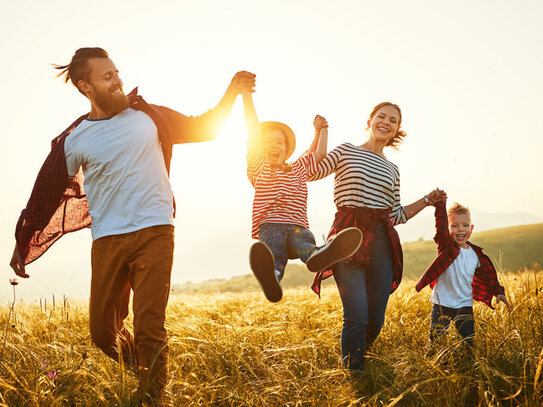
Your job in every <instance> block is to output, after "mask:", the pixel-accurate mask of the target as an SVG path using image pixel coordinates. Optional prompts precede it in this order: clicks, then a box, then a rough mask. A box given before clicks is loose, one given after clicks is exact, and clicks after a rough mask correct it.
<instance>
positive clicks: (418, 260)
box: [172, 223, 543, 294]
mask: <svg viewBox="0 0 543 407" xmlns="http://www.w3.org/2000/svg"><path fill="white" fill-rule="evenodd" d="M470 241H471V242H473V243H474V244H477V245H479V246H482V247H483V248H484V249H485V253H486V254H488V255H489V256H490V258H491V259H492V261H493V263H494V265H495V266H496V268H497V269H498V270H501V271H516V270H520V269H523V268H531V269H539V267H540V265H543V223H537V224H533V225H522V226H513V227H507V228H501V229H494V230H487V231H484V232H479V233H474V234H473V235H472V238H471V239H470ZM403 250H404V276H405V277H407V278H413V279H416V278H418V277H419V276H420V275H421V274H422V272H423V271H424V270H425V269H426V267H428V266H429V265H430V263H431V262H432V261H433V259H434V257H435V255H436V245H435V243H434V242H433V241H429V240H419V241H416V242H408V243H404V244H403ZM313 276H314V275H313V274H312V273H309V272H308V271H307V269H306V268H305V265H302V264H296V263H293V264H289V265H288V266H287V271H286V273H285V278H284V279H283V281H282V285H283V287H285V288H288V287H299V286H307V287H309V286H310V285H311V282H312V280H313ZM324 283H325V285H329V284H333V279H328V280H326V281H325V282H324ZM252 289H258V283H257V281H256V280H255V279H254V277H253V276H252V275H251V274H246V275H242V276H236V277H232V278H230V279H228V280H226V279H215V280H208V281H204V282H202V283H191V282H188V283H185V284H182V285H174V286H172V294H178V293H183V292H217V291H218V292H239V291H244V290H252Z"/></svg>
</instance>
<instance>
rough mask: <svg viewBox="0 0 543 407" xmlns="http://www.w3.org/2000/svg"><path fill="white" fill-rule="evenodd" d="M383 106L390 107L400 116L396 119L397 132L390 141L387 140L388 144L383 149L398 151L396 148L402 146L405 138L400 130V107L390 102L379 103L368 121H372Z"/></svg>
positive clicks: (404, 134)
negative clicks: (388, 148) (389, 148)
mask: <svg viewBox="0 0 543 407" xmlns="http://www.w3.org/2000/svg"><path fill="white" fill-rule="evenodd" d="M385 106H392V107H393V108H394V109H396V110H397V111H398V114H399V115H400V117H399V118H398V130H397V131H396V134H395V135H394V137H392V138H391V139H390V140H388V143H387V144H386V146H385V147H392V148H393V149H395V150H398V146H399V145H400V144H402V142H403V139H404V137H405V136H407V134H406V133H405V131H403V130H400V128H401V125H402V111H401V109H400V107H399V106H398V105H396V104H394V103H392V102H382V103H379V104H378V105H377V106H375V107H374V108H373V110H372V111H371V113H370V120H371V119H373V117H374V116H375V115H376V114H377V111H378V110H379V109H381V108H382V107H385Z"/></svg>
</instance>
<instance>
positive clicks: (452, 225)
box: [449, 213, 473, 247]
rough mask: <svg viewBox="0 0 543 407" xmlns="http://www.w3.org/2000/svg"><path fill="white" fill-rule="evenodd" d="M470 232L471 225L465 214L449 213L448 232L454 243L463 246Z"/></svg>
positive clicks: (471, 229) (471, 230)
mask: <svg viewBox="0 0 543 407" xmlns="http://www.w3.org/2000/svg"><path fill="white" fill-rule="evenodd" d="M471 232H473V225H472V224H471V221H470V219H469V216H468V215H467V214H465V213H451V214H450V215H449V233H450V234H451V237H452V239H453V240H454V241H455V242H456V243H458V244H459V245H460V246H462V247H465V246H466V244H467V243H466V242H467V241H468V240H469V238H470V236H471Z"/></svg>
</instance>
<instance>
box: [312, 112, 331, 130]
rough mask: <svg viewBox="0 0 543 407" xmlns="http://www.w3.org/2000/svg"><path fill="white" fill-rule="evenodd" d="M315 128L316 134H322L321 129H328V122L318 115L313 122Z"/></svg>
mask: <svg viewBox="0 0 543 407" xmlns="http://www.w3.org/2000/svg"><path fill="white" fill-rule="evenodd" d="M313 127H315V131H316V132H320V130H321V129H324V128H328V122H327V121H326V119H325V118H324V117H322V116H319V115H316V116H315V119H314V120H313Z"/></svg>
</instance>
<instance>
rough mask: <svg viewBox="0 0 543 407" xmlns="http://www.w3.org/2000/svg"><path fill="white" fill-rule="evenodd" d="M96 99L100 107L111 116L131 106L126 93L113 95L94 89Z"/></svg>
mask: <svg viewBox="0 0 543 407" xmlns="http://www.w3.org/2000/svg"><path fill="white" fill-rule="evenodd" d="M94 98H95V102H96V104H97V105H98V107H99V108H100V109H102V111H104V112H106V113H107V114H109V115H111V116H115V115H116V114H118V113H121V112H122V111H123V110H125V109H127V108H128V106H129V102H128V96H126V95H125V94H124V93H111V92H109V91H99V90H98V89H96V88H94Z"/></svg>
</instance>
